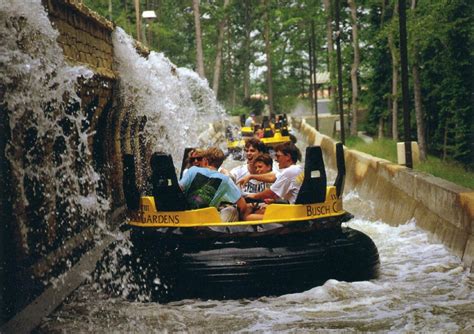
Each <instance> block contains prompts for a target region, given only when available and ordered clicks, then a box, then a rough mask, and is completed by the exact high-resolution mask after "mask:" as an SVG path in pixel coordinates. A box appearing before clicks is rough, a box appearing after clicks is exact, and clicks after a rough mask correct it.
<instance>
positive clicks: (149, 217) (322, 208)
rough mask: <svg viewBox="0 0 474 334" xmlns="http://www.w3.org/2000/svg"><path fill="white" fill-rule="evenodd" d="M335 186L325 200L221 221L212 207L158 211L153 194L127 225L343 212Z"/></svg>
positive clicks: (280, 219)
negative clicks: (255, 215) (250, 216)
mask: <svg viewBox="0 0 474 334" xmlns="http://www.w3.org/2000/svg"><path fill="white" fill-rule="evenodd" d="M346 214H347V212H346V211H345V210H344V209H343V207H342V199H341V198H338V197H337V195H336V187H334V186H329V187H327V188H326V200H325V201H324V202H322V203H313V204H270V205H268V206H267V208H266V210H265V214H264V216H263V220H254V221H236V222H223V221H222V220H221V219H220V216H219V212H218V211H217V209H216V208H215V207H208V208H203V209H196V210H185V211H158V210H157V208H156V205H155V200H154V197H153V196H142V197H141V198H140V209H139V210H138V211H135V212H132V214H131V215H130V221H129V222H128V225H131V226H134V227H140V228H161V227H205V226H220V227H222V226H244V225H262V224H274V223H280V224H283V223H294V222H299V221H308V220H317V219H326V218H332V217H334V218H336V217H341V216H345V215H346Z"/></svg>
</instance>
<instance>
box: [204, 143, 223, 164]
mask: <svg viewBox="0 0 474 334" xmlns="http://www.w3.org/2000/svg"><path fill="white" fill-rule="evenodd" d="M203 157H204V158H206V159H207V161H208V163H209V165H211V166H213V167H215V168H219V167H220V166H221V165H222V163H223V162H224V159H225V155H224V152H222V150H221V149H220V148H217V147H209V148H208V149H207V150H205V151H204V153H203Z"/></svg>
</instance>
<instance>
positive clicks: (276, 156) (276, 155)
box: [275, 153, 284, 159]
mask: <svg viewBox="0 0 474 334" xmlns="http://www.w3.org/2000/svg"><path fill="white" fill-rule="evenodd" d="M282 156H284V154H280V153H277V154H275V159H279V158H280V157H282Z"/></svg>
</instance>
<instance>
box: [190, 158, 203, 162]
mask: <svg viewBox="0 0 474 334" xmlns="http://www.w3.org/2000/svg"><path fill="white" fill-rule="evenodd" d="M201 160H202V157H194V158H189V161H191V162H194V161H201Z"/></svg>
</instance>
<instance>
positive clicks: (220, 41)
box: [212, 0, 229, 98]
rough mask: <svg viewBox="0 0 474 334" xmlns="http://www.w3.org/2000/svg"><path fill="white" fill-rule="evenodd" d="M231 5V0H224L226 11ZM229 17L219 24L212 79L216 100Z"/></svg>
mask: <svg viewBox="0 0 474 334" xmlns="http://www.w3.org/2000/svg"><path fill="white" fill-rule="evenodd" d="M228 5H229V0H224V10H225V9H226V7H227V6H228ZM226 21H227V15H225V17H224V18H223V19H222V21H220V22H219V36H218V38H217V50H216V62H215V63H214V78H213V79H212V89H213V90H214V94H216V98H217V95H218V92H219V80H220V76H221V67H222V45H223V44H224V32H225V28H226Z"/></svg>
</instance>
